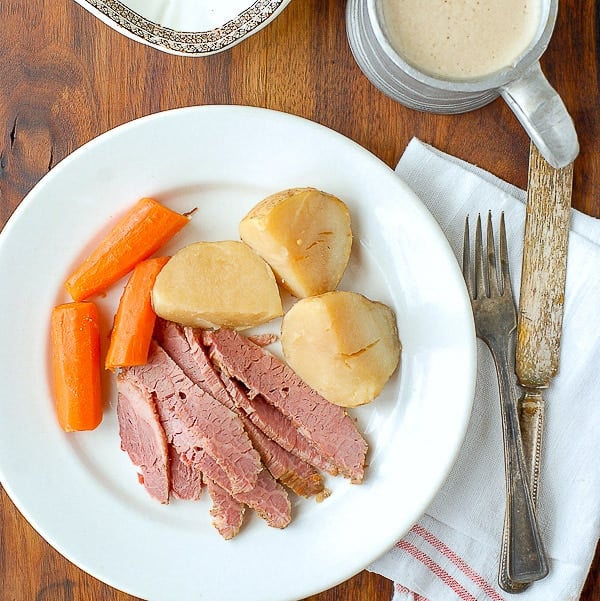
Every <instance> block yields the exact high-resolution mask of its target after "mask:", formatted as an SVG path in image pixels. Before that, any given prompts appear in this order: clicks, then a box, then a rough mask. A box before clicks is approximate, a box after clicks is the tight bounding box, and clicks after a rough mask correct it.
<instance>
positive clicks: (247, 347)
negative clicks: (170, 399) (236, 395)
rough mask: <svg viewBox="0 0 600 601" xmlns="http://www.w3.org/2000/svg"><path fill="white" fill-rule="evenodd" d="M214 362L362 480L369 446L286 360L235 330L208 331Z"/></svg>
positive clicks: (354, 478) (350, 474)
mask: <svg viewBox="0 0 600 601" xmlns="http://www.w3.org/2000/svg"><path fill="white" fill-rule="evenodd" d="M204 337H205V342H206V343H207V344H209V345H210V353H211V358H213V359H214V360H215V361H216V362H217V363H218V364H219V365H220V366H221V368H222V369H223V370H224V371H225V372H227V373H228V374H229V375H230V376H232V377H234V378H236V379H238V380H240V381H241V382H242V383H243V384H244V385H245V386H246V388H248V390H249V393H250V396H256V395H259V394H260V395H261V396H262V397H263V398H264V399H265V400H266V401H267V402H268V403H269V404H271V405H273V406H275V407H277V408H278V409H279V410H280V411H281V412H282V413H283V414H284V415H285V416H286V417H287V418H288V419H290V420H291V421H292V423H293V424H294V426H295V427H296V428H298V430H299V431H300V433H301V434H302V435H303V436H305V437H306V438H308V439H309V440H310V441H311V443H312V444H313V445H314V446H315V448H316V449H317V450H318V451H319V453H321V454H322V455H324V456H325V457H328V458H331V459H332V460H333V461H334V462H335V464H336V466H337V467H338V469H339V471H340V473H341V474H342V475H344V476H346V477H348V478H350V479H351V480H352V482H354V483H359V482H362V479H363V476H364V466H365V458H366V453H367V443H366V442H365V440H364V439H363V437H362V436H361V435H360V433H359V432H358V430H357V429H356V426H355V425H354V423H353V421H352V420H351V419H350V417H349V416H348V415H347V414H346V412H345V411H344V409H343V408H341V407H338V406H337V405H333V404H332V403H330V402H328V401H327V400H326V399H324V398H323V397H322V396H321V395H320V394H319V393H318V392H316V391H315V390H313V389H312V388H311V387H310V386H308V385H307V384H306V383H305V382H303V381H302V380H301V379H300V377H299V376H298V375H297V374H296V373H295V372H294V371H293V370H292V369H291V368H290V367H289V366H288V365H286V364H285V363H284V362H283V361H281V360H280V359H279V358H277V357H275V356H274V355H272V354H271V353H269V352H267V351H265V350H264V349H263V348H261V347H260V346H258V345H256V344H254V343H253V342H252V341H250V340H248V338H246V337H245V336H243V335H242V334H240V333H239V332H236V331H234V330H229V329H225V328H221V329H219V330H215V331H206V332H205V333H204Z"/></svg>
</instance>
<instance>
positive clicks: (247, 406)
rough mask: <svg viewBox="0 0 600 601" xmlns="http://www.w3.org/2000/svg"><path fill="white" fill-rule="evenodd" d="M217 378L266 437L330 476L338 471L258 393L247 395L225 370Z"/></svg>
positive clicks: (331, 461) (330, 459)
mask: <svg viewBox="0 0 600 601" xmlns="http://www.w3.org/2000/svg"><path fill="white" fill-rule="evenodd" d="M221 379H222V381H223V382H224V383H225V386H226V388H227V391H228V392H229V394H230V395H231V397H232V398H233V400H234V402H235V403H236V405H237V406H238V407H239V408H240V409H241V410H242V411H244V413H245V415H246V416H247V417H248V419H249V420H250V421H251V422H252V423H253V424H255V425H256V426H257V427H258V428H259V429H260V430H261V431H262V432H264V433H265V434H266V435H267V436H268V437H269V438H271V439H273V440H275V441H276V442H277V444H279V445H280V446H281V447H282V448H284V449H286V450H287V451H288V452H290V453H292V454H294V455H295V456H296V457H298V458H299V459H302V460H303V461H305V462H307V463H309V464H310V465H312V466H314V467H316V468H317V469H321V470H324V471H326V472H328V473H330V474H331V475H332V476H337V475H338V473H339V470H338V467H337V464H336V463H335V461H333V459H332V458H331V457H324V456H323V455H322V454H321V453H319V451H317V449H316V448H315V446H314V445H313V444H312V443H311V442H310V441H309V440H308V439H307V438H305V437H304V436H303V435H302V434H300V432H298V430H297V429H296V427H295V426H294V424H293V423H292V421H291V420H290V419H288V418H287V417H286V416H285V415H283V413H281V411H279V409H277V408H276V407H274V406H273V405H269V403H267V402H266V401H265V400H264V399H263V398H262V397H261V396H260V395H257V396H255V397H254V398H250V397H249V396H248V394H247V393H246V391H245V390H244V389H243V388H242V387H241V385H240V384H239V382H237V381H236V380H234V379H232V378H230V377H229V376H228V375H227V374H226V373H222V374H221Z"/></svg>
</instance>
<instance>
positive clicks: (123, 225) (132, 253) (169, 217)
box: [65, 198, 190, 301]
mask: <svg viewBox="0 0 600 601" xmlns="http://www.w3.org/2000/svg"><path fill="white" fill-rule="evenodd" d="M189 220H190V218H189V216H187V215H181V214H179V213H176V212H174V211H171V209H168V208H167V207H164V206H163V205H161V204H160V203H159V202H157V201H156V200H154V199H152V198H142V199H141V200H139V201H138V202H137V203H136V204H135V205H134V206H133V207H132V208H131V209H130V210H129V211H128V212H127V214H126V215H125V216H124V217H123V218H122V219H121V220H120V221H119V222H118V223H117V224H116V225H115V226H114V227H113V229H112V230H111V231H110V232H109V233H108V234H107V235H106V236H105V238H104V239H103V240H102V241H101V242H100V244H99V245H98V246H97V247H96V249H95V250H94V251H93V252H92V254H91V255H90V256H89V257H88V258H87V259H86V260H85V261H84V262H83V263H82V264H81V265H80V266H79V267H78V268H77V269H76V270H75V271H74V272H73V273H72V274H71V275H70V276H69V277H68V278H67V281H66V282H65V287H66V289H67V290H68V292H69V294H70V295H71V297H72V298H73V300H75V301H80V300H84V299H86V298H88V297H90V296H92V294H96V293H97V292H101V291H103V290H104V289H106V288H107V287H108V286H110V285H111V284H114V283H115V282H116V281H117V280H119V279H120V278H122V277H123V276H124V275H126V274H127V273H129V272H130V271H131V270H132V269H133V268H134V266H135V265H136V264H137V263H139V262H140V261H143V260H144V259H147V258H148V257H149V256H150V255H151V254H152V253H154V252H156V251H157V250H158V249H159V248H160V247H161V246H162V245H163V244H165V243H166V242H167V241H168V240H169V239H170V238H171V237H172V236H174V235H175V234H176V233H177V232H178V231H179V230H180V229H181V228H182V227H183V226H184V225H186V224H187V223H188V222H189Z"/></svg>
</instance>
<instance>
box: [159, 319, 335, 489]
mask: <svg viewBox="0 0 600 601" xmlns="http://www.w3.org/2000/svg"><path fill="white" fill-rule="evenodd" d="M155 337H156V338H157V340H158V341H159V342H160V343H161V345H162V346H163V348H164V349H165V351H166V352H167V353H169V355H170V356H171V358H172V359H173V360H174V361H175V362H176V363H177V364H178V365H179V366H180V367H181V369H182V370H183V372H184V373H185V374H186V375H187V376H188V377H189V378H190V379H191V380H192V381H193V382H194V383H195V384H197V385H198V386H200V387H201V388H202V389H204V390H205V391H206V392H208V393H209V394H211V395H212V396H213V397H214V398H215V399H217V400H219V401H220V402H221V403H223V404H224V405H226V406H227V407H229V408H231V409H232V410H234V411H237V412H238V415H240V419H241V420H242V423H243V424H244V428H245V429H246V432H247V433H248V436H249V437H250V440H251V441H252V444H253V446H254V448H255V449H256V450H257V451H258V452H259V454H260V456H261V459H262V460H263V463H264V464H265V466H266V467H267V469H268V470H269V471H270V472H271V475H272V476H273V477H274V478H275V479H277V480H280V481H281V482H282V483H283V484H285V485H286V486H288V487H289V488H290V489H291V490H293V491H294V492H295V493H297V494H299V495H301V496H305V497H309V496H312V495H315V494H320V493H322V492H323V490H324V483H323V478H322V477H321V475H320V474H319V473H318V472H317V471H316V470H315V469H313V467H311V466H310V465H308V464H307V463H306V462H304V461H302V460H301V459H299V458H298V457H296V456H295V455H293V454H291V453H290V452H289V451H286V450H285V449H283V448H281V447H280V446H279V445H278V444H277V443H275V442H274V441H272V440H271V439H270V438H268V437H267V436H265V435H264V434H263V433H262V432H261V431H260V430H259V428H257V426H256V425H255V424H253V423H252V422H251V421H250V419H249V418H248V416H247V415H246V414H244V413H243V412H242V410H241V408H240V407H238V406H237V405H236V403H235V401H234V399H232V398H231V396H230V394H229V392H228V390H227V389H226V387H225V384H224V382H223V381H222V380H221V377H220V376H219V374H218V373H217V372H216V370H215V367H214V366H213V364H212V363H211V361H210V359H209V357H208V354H207V352H206V349H205V348H204V347H203V346H202V342H201V339H200V338H201V332H200V331H195V330H193V329H192V328H182V327H181V326H179V325H177V324H175V323H172V322H168V321H165V320H160V321H159V322H158V323H157V327H156V329H155ZM266 340H269V341H272V338H271V337H269V338H267V339H266ZM282 419H284V420H285V418H283V416H282ZM285 421H287V422H288V423H287V427H288V429H290V430H292V431H293V432H294V433H295V434H296V436H295V438H298V436H299V435H298V433H297V431H296V430H294V428H293V426H292V425H291V422H289V420H285ZM302 442H303V443H304V445H301V446H306V445H307V444H308V443H306V441H302ZM313 453H315V451H314V450H313Z"/></svg>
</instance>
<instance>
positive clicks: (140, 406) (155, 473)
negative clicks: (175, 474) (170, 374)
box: [117, 376, 170, 503]
mask: <svg viewBox="0 0 600 601" xmlns="http://www.w3.org/2000/svg"><path fill="white" fill-rule="evenodd" d="M117 394H118V400H117V418H118V420H119V434H120V437H121V448H122V449H123V450H124V451H126V452H127V454H128V455H129V458H130V459H131V461H132V462H133V464H134V465H136V466H138V467H139V469H140V471H141V475H142V477H141V478H140V481H141V482H143V484H144V487H145V488H146V490H147V491H148V493H149V494H150V495H151V496H152V497H154V498H156V499H158V500H159V501H160V502H161V503H168V502H169V483H170V478H169V455H168V449H167V439H166V436H165V432H164V430H163V427H162V425H161V423H160V420H159V417H158V413H157V411H156V407H155V404H154V399H153V398H152V395H151V394H150V392H148V390H146V389H145V388H143V387H141V386H136V385H135V383H133V382H131V381H129V380H128V379H127V378H123V377H120V376H119V377H117Z"/></svg>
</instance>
